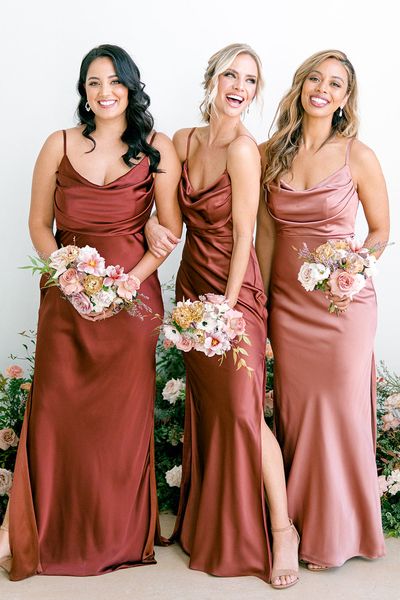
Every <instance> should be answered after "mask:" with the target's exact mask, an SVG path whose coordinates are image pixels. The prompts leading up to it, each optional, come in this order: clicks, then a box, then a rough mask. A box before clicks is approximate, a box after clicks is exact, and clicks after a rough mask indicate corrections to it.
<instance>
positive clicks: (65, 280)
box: [58, 268, 83, 296]
mask: <svg viewBox="0 0 400 600" xmlns="http://www.w3.org/2000/svg"><path fill="white" fill-rule="evenodd" d="M58 283H59V284H60V288H61V289H62V291H63V292H64V294H65V295H66V296H72V294H78V293H79V292H81V291H82V290H83V286H82V284H81V282H80V281H79V276H78V271H77V270H76V269H72V268H71V269H67V270H66V271H65V272H64V273H63V274H62V275H60V278H59V280H58Z"/></svg>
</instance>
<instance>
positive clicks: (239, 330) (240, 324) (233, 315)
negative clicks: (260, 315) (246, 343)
mask: <svg viewBox="0 0 400 600" xmlns="http://www.w3.org/2000/svg"><path fill="white" fill-rule="evenodd" d="M226 317H228V319H229V321H228V328H229V329H228V336H229V339H231V340H232V339H233V338H234V337H236V336H237V335H243V334H244V332H245V331H246V321H245V320H244V318H243V313H241V312H240V311H238V310H233V309H231V310H228V312H227V313H226Z"/></svg>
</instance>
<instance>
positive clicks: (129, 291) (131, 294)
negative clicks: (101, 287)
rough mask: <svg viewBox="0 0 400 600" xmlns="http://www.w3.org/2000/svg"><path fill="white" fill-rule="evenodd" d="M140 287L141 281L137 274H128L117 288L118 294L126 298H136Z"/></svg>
mask: <svg viewBox="0 0 400 600" xmlns="http://www.w3.org/2000/svg"><path fill="white" fill-rule="evenodd" d="M139 288H140V281H139V279H138V278H137V277H135V275H128V279H126V281H122V282H121V283H120V284H119V285H118V288H117V294H118V296H119V297H120V298H123V299H124V300H128V301H130V300H132V298H135V296H136V292H137V290H138V289H139Z"/></svg>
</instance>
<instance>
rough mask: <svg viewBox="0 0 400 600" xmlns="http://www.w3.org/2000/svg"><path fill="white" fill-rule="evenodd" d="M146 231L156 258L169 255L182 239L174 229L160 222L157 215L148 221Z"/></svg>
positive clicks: (151, 250) (149, 244)
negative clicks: (174, 232)
mask: <svg viewBox="0 0 400 600" xmlns="http://www.w3.org/2000/svg"><path fill="white" fill-rule="evenodd" d="M144 233H145V236H146V240H147V245H148V246H149V250H150V252H151V253H152V254H153V255H154V256H155V257H156V258H163V257H164V256H167V255H168V254H170V253H171V252H172V250H174V249H175V248H176V245H177V244H178V243H179V242H180V239H179V238H177V237H176V235H174V234H173V233H172V231H170V230H169V229H168V228H167V227H163V226H162V225H160V224H159V222H158V219H157V217H156V216H153V217H151V218H150V219H149V220H148V221H147V223H146V226H145V228H144Z"/></svg>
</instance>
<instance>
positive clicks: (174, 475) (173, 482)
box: [165, 465, 182, 487]
mask: <svg viewBox="0 0 400 600" xmlns="http://www.w3.org/2000/svg"><path fill="white" fill-rule="evenodd" d="M165 479H166V482H167V483H168V485H169V486H170V487H181V481H182V465H179V467H172V469H170V470H169V471H167V472H166V473H165Z"/></svg>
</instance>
